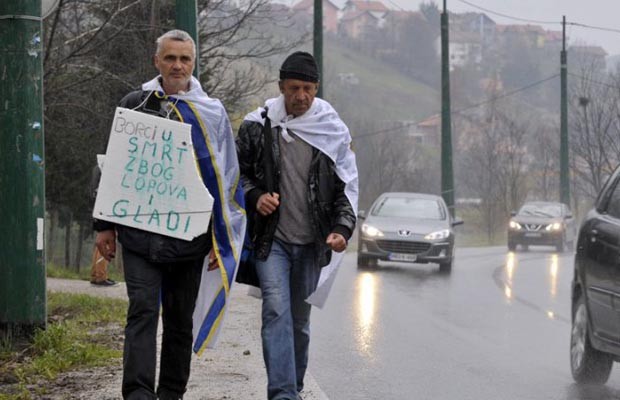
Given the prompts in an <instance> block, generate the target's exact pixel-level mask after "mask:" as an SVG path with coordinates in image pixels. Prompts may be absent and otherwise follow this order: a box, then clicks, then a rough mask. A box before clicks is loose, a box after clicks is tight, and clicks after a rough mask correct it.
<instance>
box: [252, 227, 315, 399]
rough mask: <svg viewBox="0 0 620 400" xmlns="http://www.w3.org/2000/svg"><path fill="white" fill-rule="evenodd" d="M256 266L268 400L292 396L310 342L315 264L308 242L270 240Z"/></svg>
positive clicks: (298, 384) (302, 372) (299, 383)
mask: <svg viewBox="0 0 620 400" xmlns="http://www.w3.org/2000/svg"><path fill="white" fill-rule="evenodd" d="M256 271H257V274H258V277H259V280H260V285H261V291H262V296H263V310H262V319H263V327H262V330H261V335H262V340H263V357H264V359H265V366H266V367H267V381H268V383H267V397H268V399H269V400H296V399H297V398H298V393H299V392H300V391H301V390H302V389H303V385H304V375H305V373H306V367H307V366H308V347H309V344H310V308H311V306H310V304H308V303H306V302H305V299H306V298H307V297H308V296H309V295H310V294H311V293H312V292H314V290H315V289H316V286H317V283H318V280H319V275H320V273H321V268H320V267H319V265H318V262H317V255H316V247H315V245H314V244H309V245H294V244H288V243H284V242H281V241H279V240H277V239H275V240H274V242H273V245H272V247H271V251H270V253H269V257H268V258H267V260H265V261H260V260H257V262H256Z"/></svg>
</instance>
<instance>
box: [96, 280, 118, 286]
mask: <svg viewBox="0 0 620 400" xmlns="http://www.w3.org/2000/svg"><path fill="white" fill-rule="evenodd" d="M90 284H91V285H95V286H116V285H117V284H118V283H116V281H113V280H112V279H106V280H105V281H99V282H91V283H90Z"/></svg>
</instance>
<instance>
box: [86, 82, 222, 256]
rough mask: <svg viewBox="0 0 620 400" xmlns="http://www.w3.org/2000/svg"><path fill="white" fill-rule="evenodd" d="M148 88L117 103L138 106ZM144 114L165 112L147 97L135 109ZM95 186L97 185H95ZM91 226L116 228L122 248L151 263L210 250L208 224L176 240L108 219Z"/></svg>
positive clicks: (204, 252) (205, 252) (203, 253)
mask: <svg viewBox="0 0 620 400" xmlns="http://www.w3.org/2000/svg"><path fill="white" fill-rule="evenodd" d="M150 93H151V92H150V91H146V92H143V91H142V90H138V91H135V92H131V93H129V94H128V95H127V96H125V97H124V98H123V99H122V100H121V102H120V104H119V106H120V107H125V108H129V109H134V108H135V107H137V106H139V105H140V104H141V103H142V102H143V101H144V100H145V99H146V97H147V96H148V95H149V94H150ZM135 110H136V111H141V112H143V113H146V114H152V115H157V116H160V117H162V118H165V117H166V112H165V111H164V110H162V108H161V102H160V100H159V99H158V98H157V97H155V96H150V97H149V98H148V100H147V101H146V103H145V104H143V105H142V106H140V107H139V108H136V109H135ZM97 186H98V185H97ZM93 227H94V229H95V230H96V231H104V230H110V229H116V232H117V234H118V240H119V242H121V244H122V245H123V247H124V248H126V249H128V250H131V251H132V252H134V253H137V254H139V255H141V256H142V257H144V258H146V259H147V260H149V261H151V262H162V263H163V262H166V263H167V262H181V261H190V260H195V259H198V258H202V257H204V256H206V255H207V253H208V252H209V251H210V250H211V246H212V245H211V226H210V225H209V230H208V231H207V233H205V234H203V235H200V236H198V237H196V238H194V239H193V240H191V241H187V240H182V239H176V238H173V237H169V236H164V235H159V234H157V233H152V232H147V231H143V230H141V229H136V228H130V227H128V226H124V225H118V224H114V223H112V222H108V221H102V220H95V222H94V224H93Z"/></svg>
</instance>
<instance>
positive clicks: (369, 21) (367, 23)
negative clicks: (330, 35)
mask: <svg viewBox="0 0 620 400" xmlns="http://www.w3.org/2000/svg"><path fill="white" fill-rule="evenodd" d="M382 25H383V24H382V20H380V19H379V18H377V17H376V15H375V14H374V13H371V12H370V11H354V12H349V13H346V14H343V15H342V18H340V24H339V26H338V32H339V33H340V34H343V35H345V36H347V37H349V38H352V39H358V38H359V37H360V36H361V35H362V33H363V32H364V31H366V30H368V29H376V28H379V27H381V26H382Z"/></svg>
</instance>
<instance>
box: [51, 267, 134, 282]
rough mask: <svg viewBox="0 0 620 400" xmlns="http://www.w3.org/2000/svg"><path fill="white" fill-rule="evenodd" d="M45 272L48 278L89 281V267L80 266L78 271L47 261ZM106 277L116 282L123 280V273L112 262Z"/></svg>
mask: <svg viewBox="0 0 620 400" xmlns="http://www.w3.org/2000/svg"><path fill="white" fill-rule="evenodd" d="M46 274H47V277H48V278H60V279H79V280H82V281H90V267H89V268H81V269H80V271H79V272H78V271H76V270H75V269H73V268H67V267H63V266H60V265H56V264H52V263H48V264H47V265H46ZM108 277H109V278H110V279H112V280H115V281H117V282H121V281H124V280H125V278H124V277H123V273H122V272H121V271H119V269H118V268H117V267H116V266H115V265H114V264H113V263H112V264H110V265H109V266H108Z"/></svg>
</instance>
